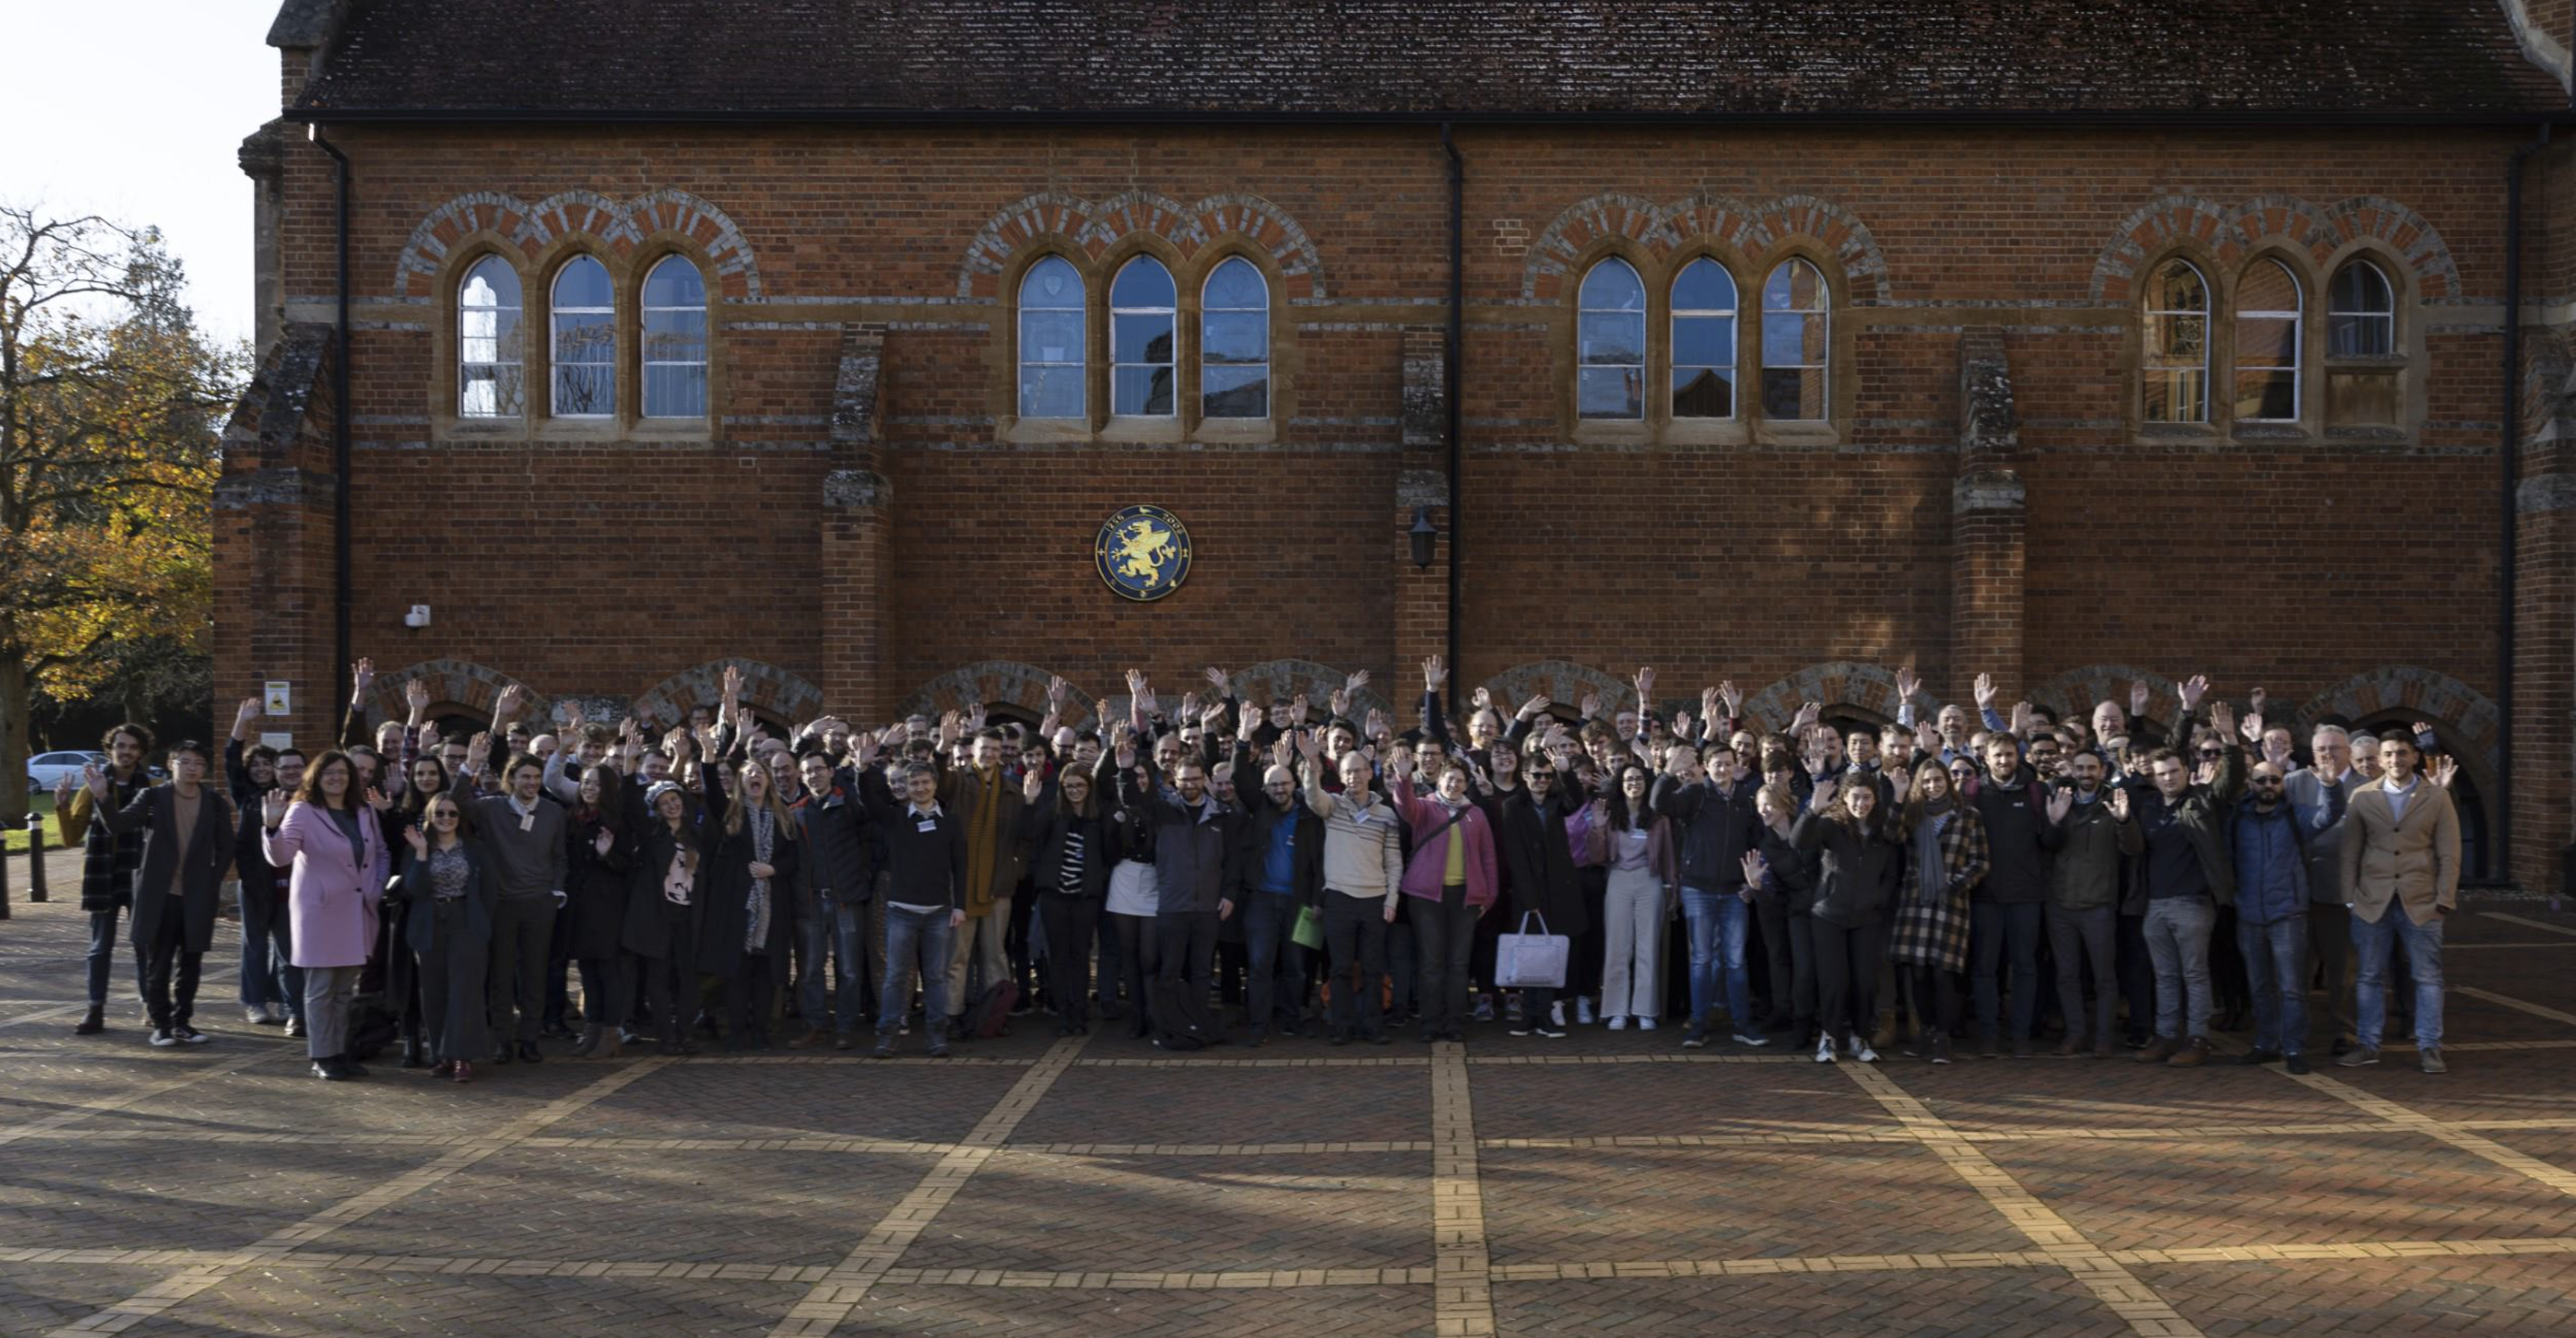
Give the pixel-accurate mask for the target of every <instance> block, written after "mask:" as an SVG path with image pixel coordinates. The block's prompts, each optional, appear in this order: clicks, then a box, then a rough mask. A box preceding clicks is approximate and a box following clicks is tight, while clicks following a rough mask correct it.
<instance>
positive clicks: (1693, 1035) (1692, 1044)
mask: <svg viewBox="0 0 2576 1338" xmlns="http://www.w3.org/2000/svg"><path fill="white" fill-rule="evenodd" d="M1706 1044H1708V1032H1707V1030H1706V1029H1704V1028H1702V1027H1701V1026H1700V1024H1698V1023H1696V1022H1694V1023H1692V1024H1691V1025H1690V1030H1689V1031H1686V1032H1683V1033H1682V1048H1683V1049H1685V1050H1696V1049H1698V1048H1700V1047H1701V1046H1703V1045H1706Z"/></svg>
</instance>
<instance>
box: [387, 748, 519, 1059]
mask: <svg viewBox="0 0 2576 1338" xmlns="http://www.w3.org/2000/svg"><path fill="white" fill-rule="evenodd" d="M419 815H420V818H421V821H420V822H419V823H418V824H416V825H412V826H408V827H405V828H404V829H403V842H404V844H405V845H407V846H408V847H410V849H409V851H408V852H407V853H406V854H405V855H404V856H403V871H402V884H403V889H404V897H403V900H404V903H405V907H406V909H405V910H404V913H403V919H404V921H405V926H404V930H403V934H402V938H403V941H404V942H405V943H406V944H408V945H409V946H410V951H411V953H412V955H413V958H414V968H415V969H414V971H413V973H412V974H413V975H414V977H415V978H416V979H417V980H418V981H419V982H420V1011H421V1016H422V1018H423V1020H424V1021H425V1022H426V1023H427V1024H428V1041H429V1049H430V1050H431V1051H432V1052H434V1053H435V1054H436V1056H437V1067H435V1068H433V1069H431V1070H430V1072H432V1073H434V1074H436V1075H438V1076H439V1077H442V1078H450V1077H452V1078H454V1079H455V1080H456V1081H458V1082H472V1081H474V1060H475V1059H476V1058H477V1057H478V1056H480V1055H482V1054H483V1053H484V1052H485V1051H486V1050H488V1049H489V1048H490V1046H491V1044H492V1042H491V1039H490V1037H489V1035H488V1034H487V1031H488V1029H487V1028H486V1026H485V1025H484V1017H483V988H484V986H483V980H484V968H485V967H486V966H487V965H489V963H490V960H491V943H492V899H493V897H494V896H495V895H496V888H495V886H494V884H493V881H492V878H491V873H490V870H489V869H488V868H486V866H485V864H484V860H483V854H482V852H481V851H480V850H479V849H477V848H476V846H475V844H474V841H473V837H474V827H473V823H474V819H473V815H472V814H471V813H470V812H469V811H468V810H467V809H466V807H465V806H464V805H463V804H460V803H458V802H457V799H456V796H454V795H452V794H448V793H445V792H444V791H443V790H441V791H434V792H431V793H430V794H429V795H428V797H427V798H426V799H425V800H424V801H423V802H422V803H421V804H420V806H419ZM409 1048H410V1047H409V1046H408V1045H406V1047H405V1049H406V1051H408V1050H409ZM406 1060H408V1054H406Z"/></svg>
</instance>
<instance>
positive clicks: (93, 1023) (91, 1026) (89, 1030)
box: [72, 1004, 107, 1036]
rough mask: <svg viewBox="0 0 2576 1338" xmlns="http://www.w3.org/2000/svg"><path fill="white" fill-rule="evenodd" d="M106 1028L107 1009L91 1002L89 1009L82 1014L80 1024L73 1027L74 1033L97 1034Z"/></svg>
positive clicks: (80, 1034) (79, 1034) (82, 1034)
mask: <svg viewBox="0 0 2576 1338" xmlns="http://www.w3.org/2000/svg"><path fill="white" fill-rule="evenodd" d="M105 1030H107V1010H106V1009H105V1008H103V1007H100V1006H99V1005H97V1004H91V1005H90V1006H89V1011H88V1012H86V1013H83V1014H82V1015H81V1020H80V1025H79V1026H76V1027H74V1028H72V1035H74V1036H96V1035H97V1034H99V1033H100V1032H102V1031H105Z"/></svg>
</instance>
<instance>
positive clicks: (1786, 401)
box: [1762, 259, 1833, 422]
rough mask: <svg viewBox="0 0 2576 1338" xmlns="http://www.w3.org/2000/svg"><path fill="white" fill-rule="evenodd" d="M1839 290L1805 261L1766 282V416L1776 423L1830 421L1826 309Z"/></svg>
mask: <svg viewBox="0 0 2576 1338" xmlns="http://www.w3.org/2000/svg"><path fill="white" fill-rule="evenodd" d="M1832 296H1833V292H1832V290H1831V289H1830V288H1828V287H1827V286H1826V285H1825V276H1824V274H1823V273H1822V272H1821V271H1819V270H1818V269H1817V268H1816V267H1815V266H1814V265H1811V264H1808V263H1807V262H1806V261H1804V260H1794V259H1793V260H1783V261H1781V262H1780V264H1779V266H1778V267H1777V268H1775V269H1773V270H1772V271H1771V277H1770V278H1768V279H1766V280H1764V281H1763V284H1762V416H1763V417H1765V418H1768V419H1771V420H1772V421H1774V422H1783V421H1785V422H1801V421H1805V422H1813V421H1820V420H1822V419H1823V418H1824V417H1825V403H1826V401H1825V389H1826V387H1825V366H1826V361H1827V358H1828V354H1829V350H1830V349H1831V348H1832V347H1833V345H1832V343H1831V331H1830V330H1829V329H1828V328H1827V321H1828V320H1829V316H1828V315H1827V312H1826V306H1827V303H1828V302H1829V300H1830V299H1831V298H1832Z"/></svg>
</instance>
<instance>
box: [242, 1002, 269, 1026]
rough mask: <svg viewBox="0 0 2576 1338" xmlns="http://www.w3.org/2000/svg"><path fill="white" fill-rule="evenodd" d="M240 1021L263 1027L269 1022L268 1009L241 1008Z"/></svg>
mask: <svg viewBox="0 0 2576 1338" xmlns="http://www.w3.org/2000/svg"><path fill="white" fill-rule="evenodd" d="M242 1021H244V1022H247V1023H249V1024H251V1025H252V1026H254V1027H265V1026H267V1025H268V1023H269V1017H268V1010H267V1009H265V1008H258V1007H250V1008H244V1009H243V1010H242Z"/></svg>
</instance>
